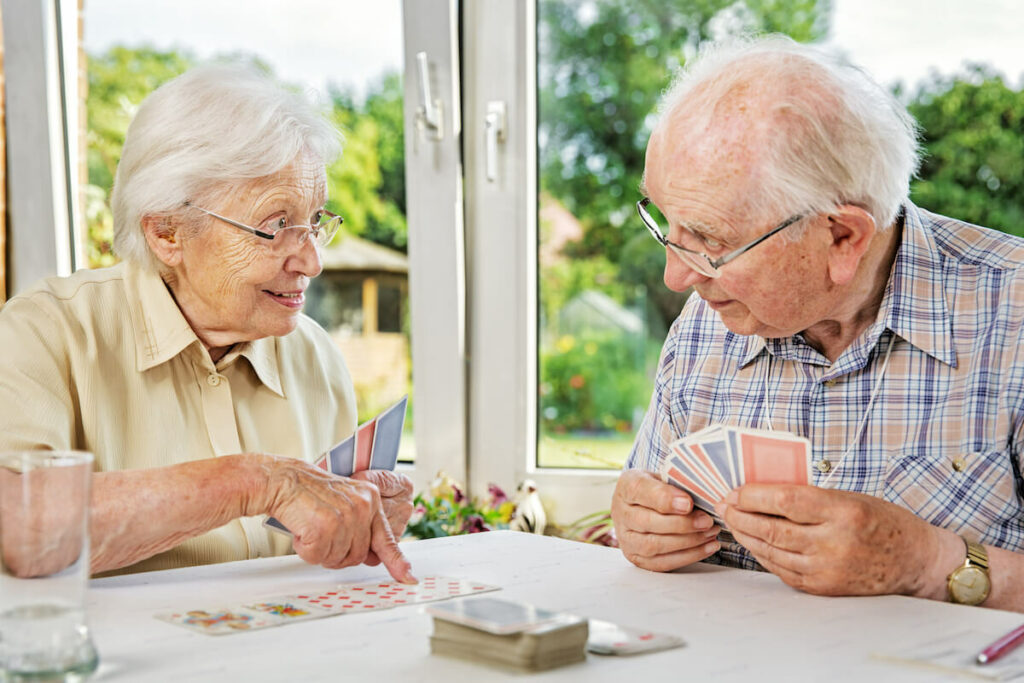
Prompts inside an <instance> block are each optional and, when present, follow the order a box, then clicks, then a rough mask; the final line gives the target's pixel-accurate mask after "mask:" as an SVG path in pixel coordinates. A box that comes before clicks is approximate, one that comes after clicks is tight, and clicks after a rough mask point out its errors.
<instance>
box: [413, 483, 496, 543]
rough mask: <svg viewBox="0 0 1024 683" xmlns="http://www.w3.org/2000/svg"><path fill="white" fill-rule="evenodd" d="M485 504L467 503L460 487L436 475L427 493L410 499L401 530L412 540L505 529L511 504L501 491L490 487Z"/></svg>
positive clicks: (480, 502) (479, 501)
mask: <svg viewBox="0 0 1024 683" xmlns="http://www.w3.org/2000/svg"><path fill="white" fill-rule="evenodd" d="M489 489H490V490H489V498H488V500H487V501H486V502H483V501H481V500H480V499H478V498H474V499H472V500H471V499H469V498H467V497H466V496H465V495H464V494H463V493H462V488H461V486H460V485H459V484H458V483H456V482H454V481H452V480H451V479H450V478H448V477H446V476H445V475H443V474H442V475H439V477H438V480H437V481H435V483H434V485H433V486H432V487H431V490H430V491H429V492H428V493H426V494H422V493H420V494H417V495H416V497H415V498H414V499H413V507H414V512H413V517H412V519H410V521H409V524H408V526H407V527H406V529H405V535H406V536H410V537H412V538H438V537H441V536H457V535H459V534H472V533H478V532H481V531H492V530H494V529H507V528H508V523H509V521H510V520H511V519H512V513H513V512H514V511H515V504H514V503H512V502H511V501H510V500H508V499H507V497H506V496H505V493H504V491H502V490H501V489H500V488H498V487H497V486H495V485H494V484H491V485H490V487H489Z"/></svg>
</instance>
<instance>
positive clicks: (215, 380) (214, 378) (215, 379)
mask: <svg viewBox="0 0 1024 683" xmlns="http://www.w3.org/2000/svg"><path fill="white" fill-rule="evenodd" d="M206 383H207V384H209V385H210V386H211V387H216V386H220V375H212V374H211V375H207V376H206Z"/></svg>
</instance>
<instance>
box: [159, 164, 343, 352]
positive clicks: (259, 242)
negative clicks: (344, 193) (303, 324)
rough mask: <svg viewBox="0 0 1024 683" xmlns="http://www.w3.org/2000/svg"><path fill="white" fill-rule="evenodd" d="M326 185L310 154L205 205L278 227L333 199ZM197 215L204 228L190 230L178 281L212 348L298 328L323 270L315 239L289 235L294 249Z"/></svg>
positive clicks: (302, 219) (190, 315)
mask: <svg viewBox="0 0 1024 683" xmlns="http://www.w3.org/2000/svg"><path fill="white" fill-rule="evenodd" d="M326 187H327V184H326V175H325V173H324V165H323V163H322V162H321V161H320V160H319V159H318V158H316V157H315V156H314V155H312V154H302V155H300V156H299V157H297V158H296V160H295V161H294V162H293V163H292V164H291V165H289V166H287V167H285V168H284V169H283V170H281V171H279V172H278V173H275V174H273V175H270V176H266V177H263V178H257V179H254V180H251V181H248V182H243V183H241V184H239V185H237V186H236V187H233V188H231V189H230V190H228V191H226V192H222V193H219V194H216V195H215V198H214V199H212V200H209V199H204V200H203V202H202V203H199V202H197V205H199V206H202V208H204V209H208V210H210V211H213V212H214V213H218V214H220V215H222V216H225V217H227V218H231V219H233V220H236V221H238V222H239V223H244V224H245V225H248V226H250V227H253V228H256V229H257V230H261V231H264V232H273V231H274V229H275V228H276V227H278V226H279V225H299V224H308V223H309V222H310V219H311V217H312V216H313V214H314V213H315V212H316V211H317V210H318V209H320V208H322V207H323V205H324V202H325V201H326V199H327V189H326ZM182 211H185V212H188V211H195V210H194V209H189V208H184V209H182ZM196 213H198V212H196ZM189 218H191V219H194V220H198V221H200V224H201V225H202V229H200V230H199V231H197V232H196V233H195V234H189V233H187V232H186V234H184V235H183V236H182V238H181V260H180V262H179V263H178V264H177V266H176V267H174V273H173V275H172V278H171V287H172V290H173V291H174V295H175V298H176V300H177V302H178V305H179V307H180V308H181V309H182V312H183V313H184V314H185V317H186V318H187V319H188V321H189V323H190V324H191V325H192V327H193V329H195V331H196V333H197V335H198V336H199V338H200V339H202V340H203V342H204V343H206V345H207V346H208V347H210V348H211V349H212V348H215V347H225V346H230V345H231V344H234V343H236V342H244V341H252V340H255V339H259V338H262V337H268V336H281V335H285V334H288V333H289V332H291V331H292V330H294V329H295V326H296V325H297V324H298V316H299V313H300V311H301V310H302V306H303V303H304V302H305V296H304V293H305V291H306V288H307V287H308V286H309V280H310V278H312V277H315V276H316V275H317V274H319V273H320V270H321V263H320V254H319V252H318V248H317V246H316V245H315V244H314V242H313V240H312V239H309V240H306V242H305V243H303V244H302V245H299V244H297V242H296V240H288V248H287V249H281V248H280V247H278V246H275V242H276V241H278V240H274V241H271V240H267V239H264V238H262V237H259V236H257V235H253V234H250V233H248V232H245V231H243V230H240V229H238V228H236V227H233V226H231V225H228V224H226V223H224V222H222V221H219V220H217V219H215V218H213V217H211V216H206V215H204V214H199V215H198V216H189ZM281 219H284V223H283V224H282V223H280V221H281ZM280 241H281V242H284V240H280Z"/></svg>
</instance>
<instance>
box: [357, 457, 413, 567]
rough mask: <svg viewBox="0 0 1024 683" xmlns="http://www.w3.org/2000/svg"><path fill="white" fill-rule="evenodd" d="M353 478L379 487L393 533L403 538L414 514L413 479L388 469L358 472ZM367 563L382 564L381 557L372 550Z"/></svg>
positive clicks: (396, 536)
mask: <svg viewBox="0 0 1024 683" xmlns="http://www.w3.org/2000/svg"><path fill="white" fill-rule="evenodd" d="M352 478H353V479H359V480H361V481H367V482H369V483H371V484H373V485H374V486H376V487H377V490H379V491H380V502H381V505H382V506H383V507H384V514H385V516H386V517H387V520H388V526H390V527H391V533H392V534H394V536H395V538H401V537H402V534H403V533H405V525H406V524H407V523H408V522H409V518H410V517H411V516H412V480H411V479H409V477H407V476H405V475H404V474H398V473H396V472H389V471H387V470H365V471H362V472H356V473H355V474H353V475H352ZM366 564H368V565H370V566H371V567H374V566H376V565H378V564H380V559H379V558H378V557H377V555H376V553H374V552H373V551H372V550H371V551H370V553H369V555H367V557H366Z"/></svg>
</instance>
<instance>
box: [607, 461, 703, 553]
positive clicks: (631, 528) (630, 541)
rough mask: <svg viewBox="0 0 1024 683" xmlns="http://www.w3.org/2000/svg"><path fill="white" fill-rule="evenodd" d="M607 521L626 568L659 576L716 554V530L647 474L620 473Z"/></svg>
mask: <svg viewBox="0 0 1024 683" xmlns="http://www.w3.org/2000/svg"><path fill="white" fill-rule="evenodd" d="M612 521H614V522H615V533H616V535H617V536H618V539H619V547H620V548H621V549H622V553H623V554H624V555H625V556H626V559H628V560H629V561H630V562H632V563H633V564H635V565H636V566H638V567H642V568H643V569H650V570H652V571H657V572H664V571H671V570H673V569H678V568H679V567H685V566H686V565H689V564H693V563H694V562H699V561H700V560H703V559H704V558H706V557H708V556H709V555H712V554H714V553H715V552H717V551H718V549H719V547H720V546H719V543H718V541H716V540H715V537H716V536H718V533H719V532H720V531H721V529H720V528H719V527H717V526H714V521H713V520H712V519H711V516H710V515H708V514H706V513H704V512H701V511H700V510H694V507H693V500H692V499H691V498H690V496H688V495H687V494H686V493H685V492H684V491H680V490H679V489H677V488H676V487H674V486H671V485H670V484H666V483H664V482H662V481H660V480H659V479H657V478H656V477H655V476H654V475H653V474H651V473H650V472H644V471H641V470H626V471H625V472H623V473H622V474H621V475H619V481H618V483H617V484H616V486H615V494H614V496H613V497H612Z"/></svg>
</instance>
